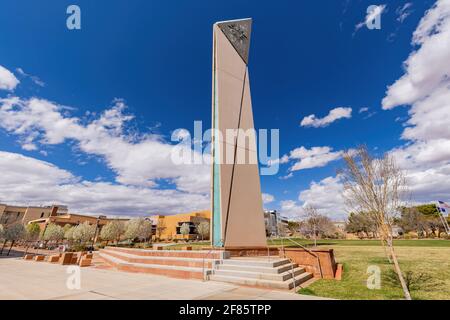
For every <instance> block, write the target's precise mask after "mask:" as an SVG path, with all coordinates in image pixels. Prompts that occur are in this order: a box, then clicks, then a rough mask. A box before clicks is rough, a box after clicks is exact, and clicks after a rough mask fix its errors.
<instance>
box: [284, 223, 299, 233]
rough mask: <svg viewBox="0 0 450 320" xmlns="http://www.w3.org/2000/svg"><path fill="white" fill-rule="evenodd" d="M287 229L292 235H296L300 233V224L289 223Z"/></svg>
mask: <svg viewBox="0 0 450 320" xmlns="http://www.w3.org/2000/svg"><path fill="white" fill-rule="evenodd" d="M287 228H288V230H289V231H290V232H291V233H292V234H294V233H296V232H298V231H299V229H300V223H298V222H296V221H288V224H287Z"/></svg>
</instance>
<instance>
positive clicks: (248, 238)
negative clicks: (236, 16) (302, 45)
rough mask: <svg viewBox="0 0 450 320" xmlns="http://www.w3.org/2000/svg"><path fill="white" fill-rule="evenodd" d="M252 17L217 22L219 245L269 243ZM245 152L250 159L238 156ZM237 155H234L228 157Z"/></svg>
mask: <svg viewBox="0 0 450 320" xmlns="http://www.w3.org/2000/svg"><path fill="white" fill-rule="evenodd" d="M251 27H252V20H251V19H243V20H233V21H224V22H217V23H216V24H214V27H213V33H214V37H213V101H212V127H213V129H214V130H213V132H214V133H213V137H212V156H213V165H212V194H211V204H212V208H211V209H212V210H211V212H212V224H211V225H212V228H211V229H212V241H213V246H215V247H225V248H238V247H242V248H254V247H266V246H267V244H266V234H265V223H264V213H263V207H262V198H261V185H260V177H259V168H258V161H257V160H256V161H250V160H249V159H257V158H258V157H257V148H256V140H255V139H249V140H250V141H249V143H247V144H244V143H241V142H242V141H244V140H246V139H245V137H240V136H239V134H241V131H237V136H236V137H235V138H232V139H231V141H230V139H227V130H228V131H229V130H236V129H242V130H248V129H251V130H252V129H254V125H253V112H252V103H251V96H250V82H249V75H248V68H247V64H248V56H249V48H250V35H251ZM237 154H240V155H242V154H244V155H245V159H247V161H244V162H242V161H237V160H239V158H238V157H237V156H236V155H237ZM230 158H231V159H232V160H231V161H229V160H228V159H230Z"/></svg>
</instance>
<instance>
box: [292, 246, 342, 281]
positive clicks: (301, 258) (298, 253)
mask: <svg viewBox="0 0 450 320" xmlns="http://www.w3.org/2000/svg"><path fill="white" fill-rule="evenodd" d="M284 251H285V254H286V257H288V258H290V259H291V260H292V261H294V262H295V263H298V264H299V265H302V266H305V267H306V268H307V271H308V272H311V273H312V274H313V275H314V277H316V278H320V271H319V268H318V264H317V258H316V257H315V256H314V255H312V254H311V253H310V252H308V251H307V250H305V249H303V248H285V249H284ZM310 251H312V252H314V253H315V254H316V255H317V256H319V260H320V266H321V268H322V275H323V278H324V279H334V278H335V275H336V269H337V263H336V261H335V259H334V252H333V249H311V250H310Z"/></svg>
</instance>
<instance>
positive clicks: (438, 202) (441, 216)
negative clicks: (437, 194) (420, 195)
mask: <svg viewBox="0 0 450 320" xmlns="http://www.w3.org/2000/svg"><path fill="white" fill-rule="evenodd" d="M437 209H438V211H439V218H440V219H441V222H442V224H443V225H444V230H445V232H446V233H447V235H450V227H449V226H448V223H447V220H446V218H445V217H444V215H443V214H442V210H444V211H445V212H447V210H445V209H442V207H441V202H440V201H439V200H438V201H437Z"/></svg>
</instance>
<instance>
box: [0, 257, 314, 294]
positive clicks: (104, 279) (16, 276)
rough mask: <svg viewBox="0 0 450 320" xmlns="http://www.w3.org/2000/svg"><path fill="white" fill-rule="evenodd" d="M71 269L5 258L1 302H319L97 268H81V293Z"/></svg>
mask: <svg viewBox="0 0 450 320" xmlns="http://www.w3.org/2000/svg"><path fill="white" fill-rule="evenodd" d="M70 276H71V274H69V273H67V266H61V265H55V264H50V263H47V262H34V261H24V260H21V259H17V258H0V277H1V280H0V299H8V300H11V299H33V300H105V299H108V300H111V299H113V300H116V299H119V300H121V299H124V300H127V299H128V300H129V299H137V300H184V299H185V300H211V299H214V300H215V299H217V300H229V299H232V300H316V299H320V298H317V297H312V296H304V295H298V294H295V293H293V292H283V291H276V290H268V289H259V288H249V287H240V286H236V285H232V284H228V283H221V282H215V281H205V282H203V281H199V280H182V279H174V278H168V277H163V276H157V275H149V274H135V273H125V272H118V271H115V270H104V269H98V268H94V267H88V268H82V269H81V285H80V289H79V290H77V289H73V290H71V289H69V288H68V287H67V285H66V283H67V279H68V278H69V277H70Z"/></svg>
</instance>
